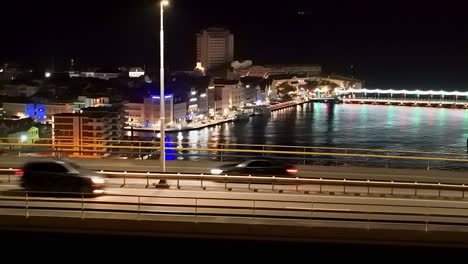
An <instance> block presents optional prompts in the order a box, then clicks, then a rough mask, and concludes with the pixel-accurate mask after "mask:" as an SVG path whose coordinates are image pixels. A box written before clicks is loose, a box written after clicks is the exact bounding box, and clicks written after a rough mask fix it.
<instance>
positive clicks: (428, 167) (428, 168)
mask: <svg viewBox="0 0 468 264" xmlns="http://www.w3.org/2000/svg"><path fill="white" fill-rule="evenodd" d="M430 169H431V167H430V166H429V161H427V170H430Z"/></svg>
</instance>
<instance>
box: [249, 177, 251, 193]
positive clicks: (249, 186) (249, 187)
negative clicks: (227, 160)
mask: <svg viewBox="0 0 468 264" xmlns="http://www.w3.org/2000/svg"><path fill="white" fill-rule="evenodd" d="M250 177H252V175H249V178H250ZM250 181H251V180H250V179H249V190H250Z"/></svg>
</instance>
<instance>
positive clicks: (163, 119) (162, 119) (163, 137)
mask: <svg viewBox="0 0 468 264" xmlns="http://www.w3.org/2000/svg"><path fill="white" fill-rule="evenodd" d="M166 5H169V1H167V0H163V1H161V3H160V10H161V30H160V32H159V40H160V43H159V51H160V52H159V53H160V54H159V57H160V59H161V61H160V73H159V83H160V97H159V98H160V99H159V103H160V111H159V120H160V124H161V125H160V131H161V136H160V141H159V142H160V146H161V151H160V152H161V153H160V156H159V159H160V162H161V172H162V173H165V172H166V151H165V145H166V133H165V128H166V113H165V108H164V107H165V106H164V100H165V96H164V27H163V21H164V6H166ZM156 187H157V188H169V185H168V184H167V181H166V180H160V181H159V183H158V184H157V185H156Z"/></svg>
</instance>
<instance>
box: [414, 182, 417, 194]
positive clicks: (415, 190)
mask: <svg viewBox="0 0 468 264" xmlns="http://www.w3.org/2000/svg"><path fill="white" fill-rule="evenodd" d="M417 184H418V182H414V196H418V188H417Z"/></svg>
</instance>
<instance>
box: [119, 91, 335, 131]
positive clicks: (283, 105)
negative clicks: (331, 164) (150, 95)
mask: <svg viewBox="0 0 468 264" xmlns="http://www.w3.org/2000/svg"><path fill="white" fill-rule="evenodd" d="M319 99H320V100H317V99H315V100H314V99H309V100H306V101H302V102H295V101H294V102H286V103H279V104H275V105H270V109H271V111H272V112H273V111H278V110H281V109H285V108H289V107H292V106H298V105H303V104H306V103H313V102H317V101H325V102H326V101H333V100H332V99H330V98H319ZM250 116H253V114H252V115H250ZM250 116H249V118H250ZM235 121H236V120H232V119H231V118H226V119H220V120H209V121H205V123H204V124H203V123H201V122H197V123H195V124H193V123H191V124H189V125H188V126H185V127H181V128H177V127H175V128H166V129H165V132H181V131H191V130H197V129H202V128H206V127H212V126H217V125H220V124H224V123H227V122H235ZM124 130H125V131H131V130H133V131H138V132H144V131H146V132H148V131H150V132H160V130H159V129H157V128H150V127H133V129H132V128H131V127H129V126H126V127H124Z"/></svg>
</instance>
